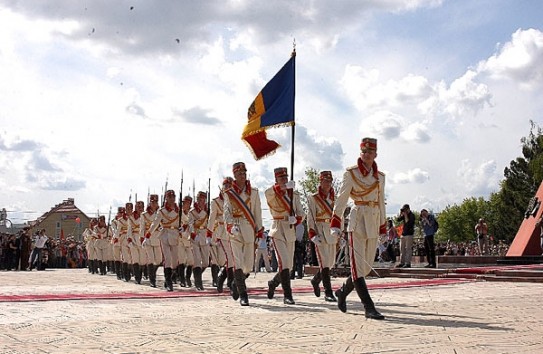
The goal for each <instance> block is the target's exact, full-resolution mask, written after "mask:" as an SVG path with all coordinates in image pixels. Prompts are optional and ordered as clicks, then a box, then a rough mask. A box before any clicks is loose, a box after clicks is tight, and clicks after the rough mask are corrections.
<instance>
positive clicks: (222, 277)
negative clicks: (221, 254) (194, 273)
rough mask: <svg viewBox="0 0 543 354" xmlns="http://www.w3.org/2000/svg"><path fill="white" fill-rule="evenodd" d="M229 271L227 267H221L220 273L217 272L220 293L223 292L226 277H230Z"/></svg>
mask: <svg viewBox="0 0 543 354" xmlns="http://www.w3.org/2000/svg"><path fill="white" fill-rule="evenodd" d="M227 273H228V271H227V270H226V268H225V267H221V269H220V270H219V274H217V291H218V292H219V293H222V290H223V286H224V281H225V280H226V278H228V274H227Z"/></svg>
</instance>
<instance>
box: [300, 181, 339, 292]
mask: <svg viewBox="0 0 543 354" xmlns="http://www.w3.org/2000/svg"><path fill="white" fill-rule="evenodd" d="M319 181H320V183H319V190H318V191H317V193H315V194H313V195H311V196H310V197H309V198H308V200H307V204H308V209H309V211H308V213H307V219H306V220H307V227H308V229H309V231H308V233H309V238H310V240H311V241H312V242H313V243H314V244H315V249H316V252H317V259H318V261H319V271H318V272H317V274H315V276H314V277H313V279H311V285H313V292H314V293H315V296H317V297H319V296H320V295H321V290H320V287H319V284H320V282H321V280H322V285H323V287H324V293H325V296H324V300H325V301H330V302H335V301H337V300H336V298H335V297H334V292H333V291H332V283H331V281H330V269H331V268H332V267H333V266H334V263H335V260H336V245H337V239H336V238H335V237H333V236H332V235H330V220H331V219H332V211H333V209H334V189H333V188H332V181H333V178H332V172H330V171H322V172H321V173H320V176H319Z"/></svg>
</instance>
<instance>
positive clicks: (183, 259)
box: [177, 195, 194, 288]
mask: <svg viewBox="0 0 543 354" xmlns="http://www.w3.org/2000/svg"><path fill="white" fill-rule="evenodd" d="M191 204H192V198H191V197H190V196H188V195H187V196H185V197H184V198H183V201H182V206H181V228H180V230H179V245H178V246H177V254H178V257H179V265H178V266H177V277H178V278H179V285H181V287H183V288H184V287H187V286H188V287H191V286H192V282H191V281H190V277H191V275H192V267H193V266H194V254H193V251H192V242H191V239H190V229H189V225H188V224H189V212H190V207H191Z"/></svg>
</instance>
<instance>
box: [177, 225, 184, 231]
mask: <svg viewBox="0 0 543 354" xmlns="http://www.w3.org/2000/svg"><path fill="white" fill-rule="evenodd" d="M177 230H178V231H179V232H185V227H183V226H181V227H179V228H178V229H177Z"/></svg>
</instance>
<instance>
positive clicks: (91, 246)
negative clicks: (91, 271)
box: [85, 241, 96, 260]
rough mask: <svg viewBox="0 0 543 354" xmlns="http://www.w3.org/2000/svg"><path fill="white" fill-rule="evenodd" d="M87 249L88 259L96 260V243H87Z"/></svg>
mask: <svg viewBox="0 0 543 354" xmlns="http://www.w3.org/2000/svg"><path fill="white" fill-rule="evenodd" d="M85 247H86V249H87V259H88V260H93V259H96V254H95V253H96V250H95V249H94V241H89V242H87V244H86V245H85Z"/></svg>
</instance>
